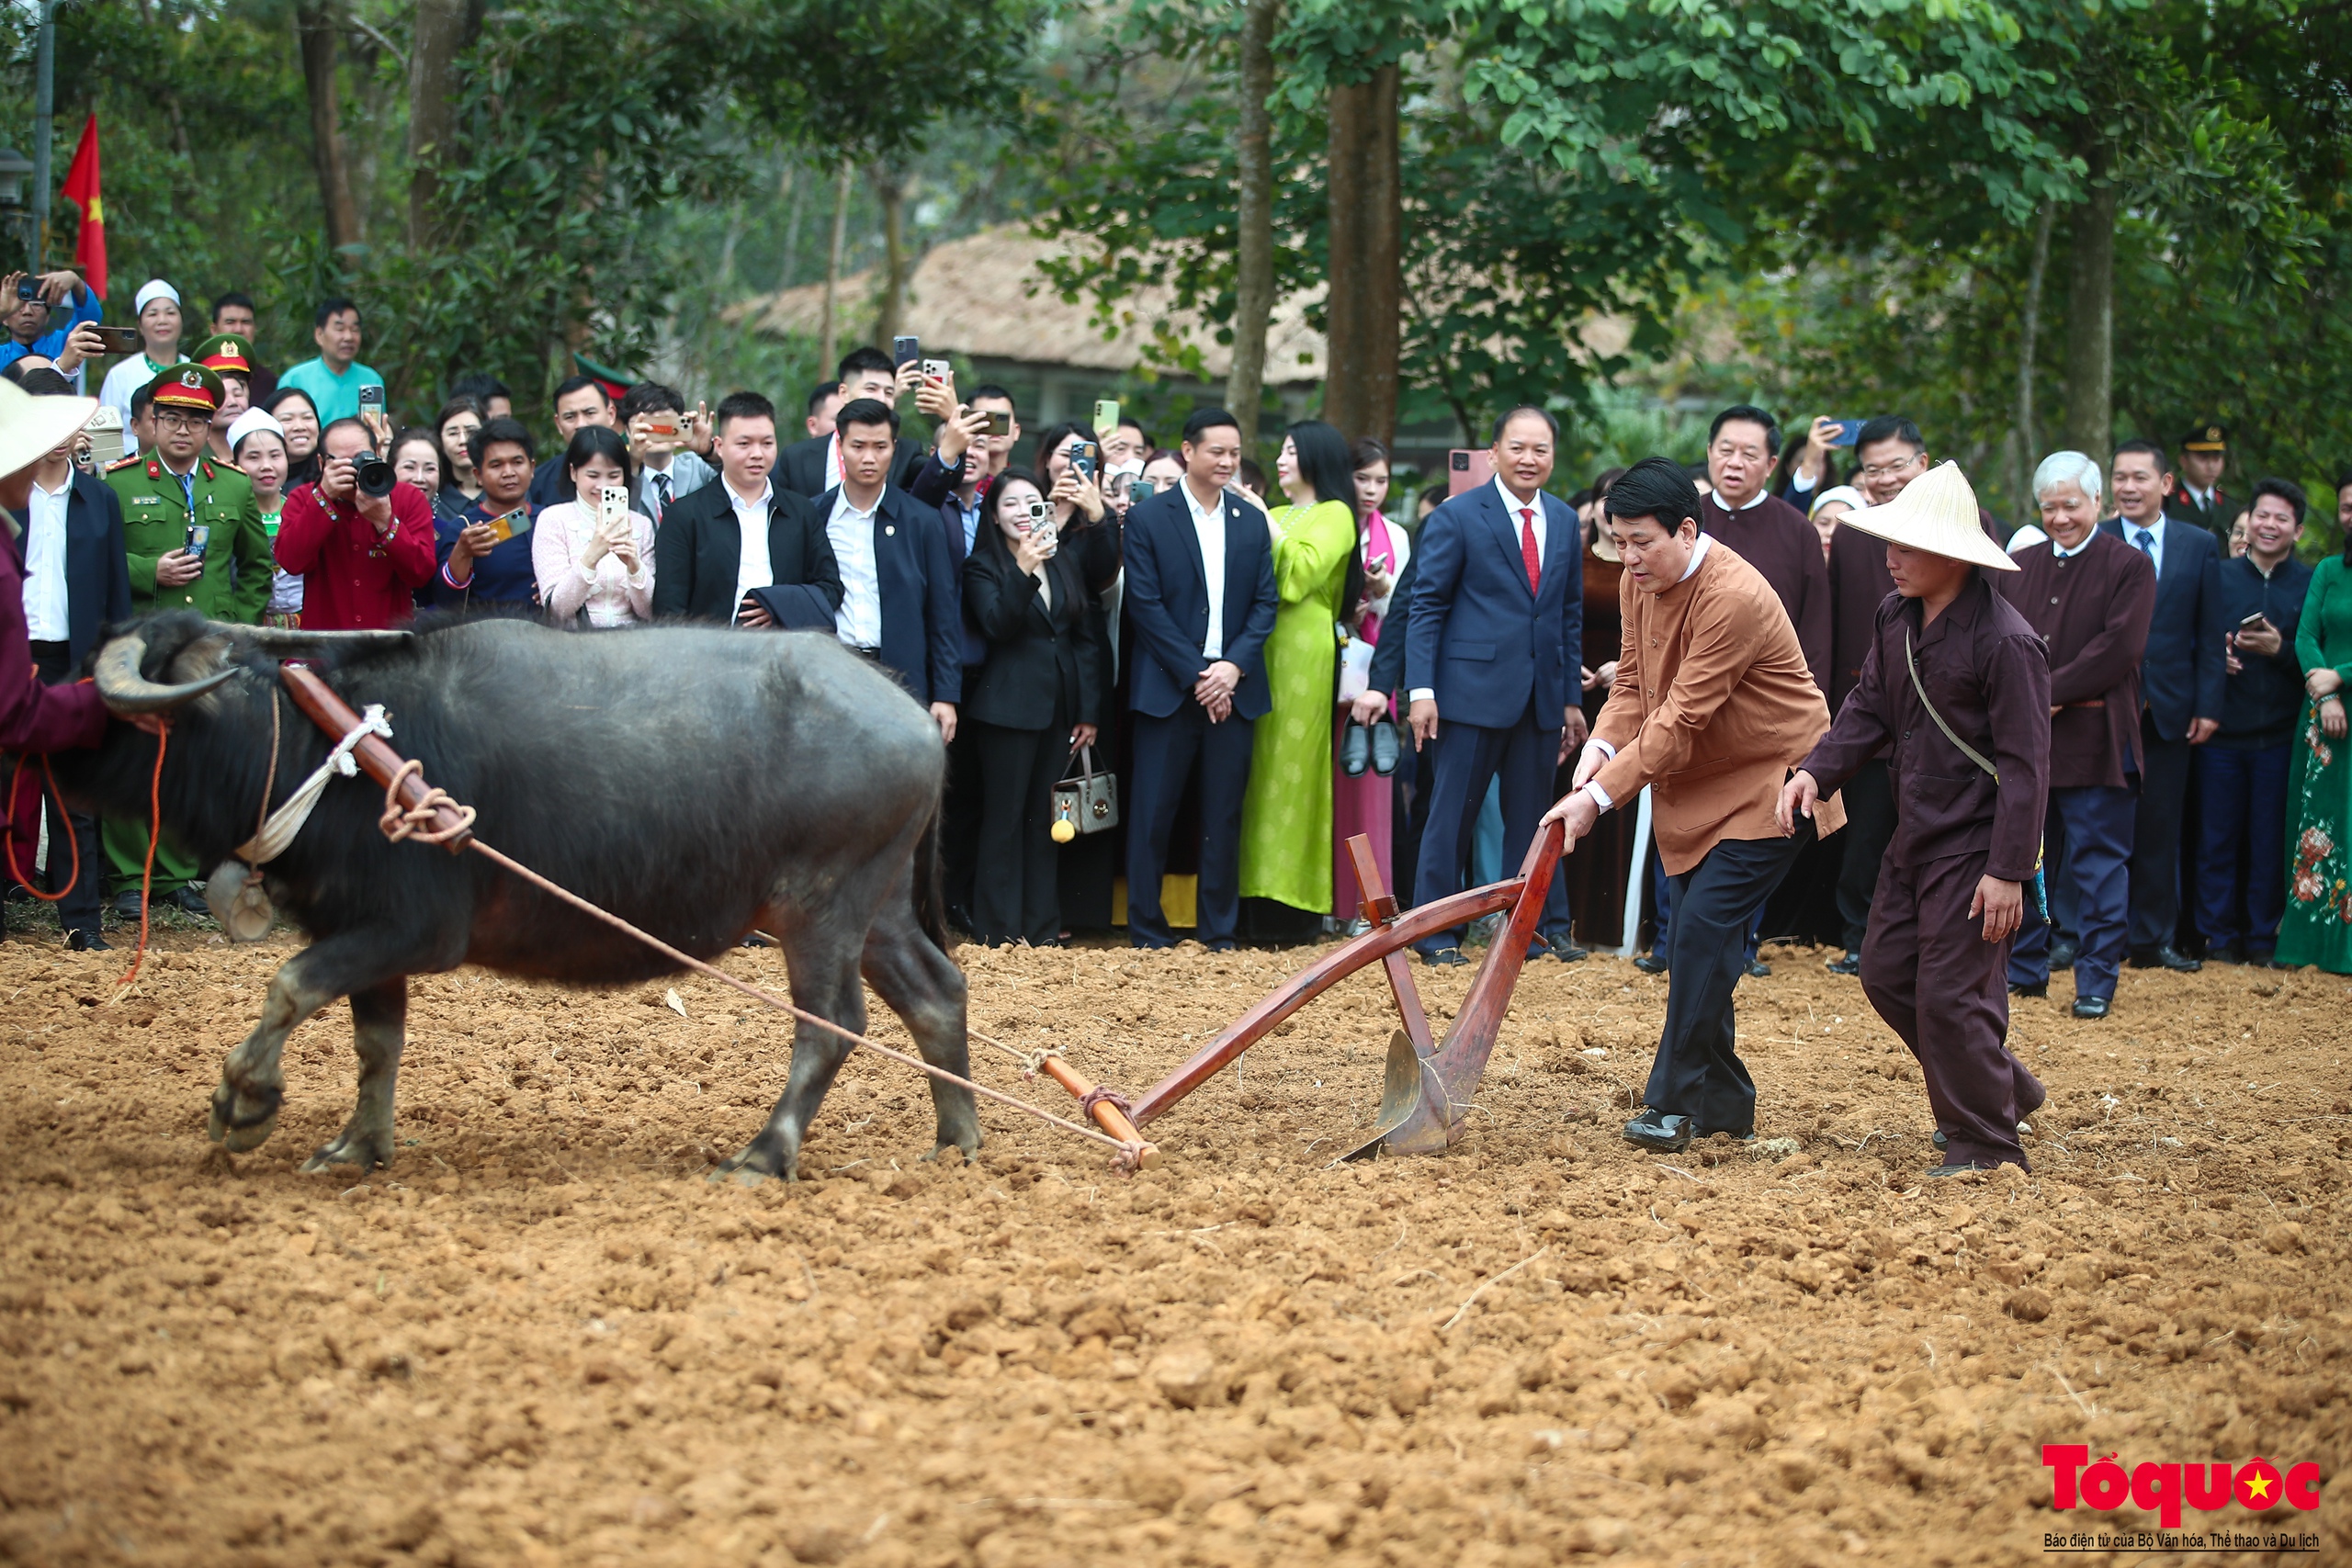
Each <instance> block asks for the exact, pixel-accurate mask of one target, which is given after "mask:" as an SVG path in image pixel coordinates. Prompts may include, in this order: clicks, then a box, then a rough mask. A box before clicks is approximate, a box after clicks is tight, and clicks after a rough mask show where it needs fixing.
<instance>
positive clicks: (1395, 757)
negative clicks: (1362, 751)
mask: <svg viewBox="0 0 2352 1568" xmlns="http://www.w3.org/2000/svg"><path fill="white" fill-rule="evenodd" d="M1404 754H1405V748H1404V743H1403V742H1402V741H1400V740H1398V739H1397V727H1396V726H1395V725H1393V724H1391V723H1389V722H1388V720H1386V719H1385V718H1384V719H1382V720H1380V721H1379V722H1378V723H1377V724H1374V726H1373V727H1372V771H1373V772H1374V773H1378V774H1379V775H1380V776H1381V777H1382V778H1386V777H1387V776H1388V775H1389V774H1391V773H1395V772H1396V771H1397V762H1398V761H1399V760H1400V759H1401V758H1402V757H1403V756H1404Z"/></svg>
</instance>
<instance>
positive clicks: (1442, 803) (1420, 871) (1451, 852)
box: [1413, 699, 1568, 954]
mask: <svg viewBox="0 0 2352 1568" xmlns="http://www.w3.org/2000/svg"><path fill="white" fill-rule="evenodd" d="M1436 750H1437V765H1436V778H1435V783H1434V785H1433V787H1432V788H1431V789H1430V817H1429V822H1428V824H1427V825H1426V826H1425V827H1424V828H1423V829H1422V830H1421V858H1420V861H1419V864H1418V865H1417V867H1416V868H1415V872H1414V876H1413V903H1414V904H1415V906H1416V907H1418V906H1419V905H1422V904H1433V903H1435V902H1436V901H1437V900H1439V899H1440V898H1445V897H1451V896H1453V894H1456V893H1459V892H1461V891H1462V890H1463V888H1464V887H1465V886H1469V885H1468V884H1467V883H1465V882H1464V876H1465V875H1466V874H1467V871H1466V869H1465V868H1466V867H1467V866H1468V865H1469V863H1470V840H1471V838H1472V836H1473V835H1474V834H1475V833H1476V831H1477V827H1478V811H1479V808H1480V807H1482V806H1484V805H1485V804H1486V799H1487V784H1488V783H1490V782H1491V781H1493V780H1495V779H1497V778H1499V779H1500V780H1501V781H1502V807H1503V874H1504V875H1505V876H1509V875H1510V874H1512V873H1514V872H1516V871H1517V870H1518V869H1519V863H1520V859H1521V857H1522V856H1523V855H1525V854H1526V853H1527V846H1528V845H1529V844H1531V843H1532V842H1533V841H1534V840H1535V827H1536V824H1537V823H1538V822H1539V821H1541V820H1542V819H1543V816H1544V811H1545V810H1546V809H1547V808H1549V807H1550V806H1551V804H1552V799H1553V796H1552V773H1553V770H1554V769H1555V767H1556V766H1557V765H1558V763H1559V760H1560V727H1559V726H1558V725H1557V724H1555V725H1553V726H1552V727H1551V728H1548V729H1547V728H1544V720H1543V716H1539V715H1538V714H1537V713H1536V711H1535V705H1534V702H1533V701H1532V699H1531V700H1530V701H1529V703H1528V706H1527V711H1526V712H1524V713H1522V714H1521V715H1520V717H1519V722H1518V723H1517V724H1514V725H1511V726H1510V727H1509V728H1499V729H1494V728H1487V727H1486V726H1484V725H1478V724H1464V723H1462V722H1461V721H1460V720H1458V719H1441V720H1440V721H1439V724H1438V727H1437V743H1436ZM1463 929H1464V928H1461V927H1456V928H1455V929H1453V930H1452V931H1438V932H1436V933H1435V934H1433V935H1430V936H1428V937H1424V938H1423V939H1421V941H1419V942H1416V943H1414V946H1415V948H1416V949H1417V950H1418V951H1419V952H1420V953H1425V954H1426V953H1436V952H1439V951H1441V950H1442V949H1444V948H1448V947H1456V946H1459V945H1460V944H1461V942H1462V936H1463ZM1536 930H1537V933H1538V934H1539V935H1541V936H1543V937H1544V938H1546V939H1549V938H1552V937H1564V936H1566V935H1567V934H1568V888H1567V883H1566V880H1565V879H1564V878H1562V877H1560V876H1559V875H1557V874H1555V875H1554V877H1553V878H1552V891H1551V893H1550V894H1549V896H1547V897H1545V899H1544V918H1543V921H1542V923H1541V924H1540V925H1539V926H1538V927H1537V928H1536Z"/></svg>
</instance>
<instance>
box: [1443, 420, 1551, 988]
mask: <svg viewBox="0 0 2352 1568" xmlns="http://www.w3.org/2000/svg"><path fill="white" fill-rule="evenodd" d="M1559 433H1560V427H1559V423H1558V422H1557V421H1555V420H1554V419H1553V417H1552V416H1551V415H1550V414H1548V413H1546V412H1544V410H1542V409H1539V408H1516V409H1512V410H1511V411H1510V412H1508V413H1506V414H1504V415H1503V416H1502V418H1501V419H1499V420H1498V421H1496V422H1495V448H1494V458H1495V478H1494V482H1493V483H1491V484H1484V485H1480V486H1479V487H1478V488H1477V489H1476V490H1472V491H1464V492H1463V493H1462V494H1460V495H1457V496H1455V497H1454V498H1453V500H1451V501H1449V502H1446V503H1445V504H1444V505H1443V506H1441V507H1439V508H1438V509H1437V510H1436V511H1435V512H1432V513H1430V517H1429V521H1428V522H1426V523H1424V524H1422V525H1421V536H1420V539H1419V543H1418V544H1417V545H1416V546H1415V547H1414V550H1413V564H1414V568H1415V575H1414V589H1413V603H1412V607H1411V609H1410V610H1409V611H1408V619H1407V622H1406V649H1405V664H1406V680H1407V682H1408V693H1409V696H1410V699H1411V705H1410V706H1409V708H1408V710H1407V711H1408V715H1409V716H1410V719H1411V723H1412V728H1413V747H1414V750H1420V749H1421V748H1422V747H1424V746H1428V745H1430V744H1434V745H1435V746H1436V747H1437V767H1436V783H1435V785H1434V786H1433V787H1432V789H1431V791H1430V816H1429V827H1428V828H1427V829H1425V830H1424V831H1423V833H1422V836H1421V863H1420V866H1419V871H1418V873H1417V874H1416V876H1415V880H1414V892H1413V901H1414V903H1416V904H1427V903H1430V902H1431V901H1432V900H1434V899H1438V898H1442V897H1446V896H1447V895H1448V894H1451V893H1454V892H1458V891H1459V890H1460V889H1461V887H1462V885H1463V884H1462V877H1463V863H1464V860H1465V859H1466V858H1467V857H1468V855H1469V852H1470V838H1471V832H1472V829H1473V828H1474V827H1475V826H1476V821H1477V815H1478V807H1479V806H1480V804H1481V803H1482V802H1483V801H1484V800H1485V799H1486V795H1487V783H1488V781H1490V780H1492V779H1493V778H1495V777H1496V775H1497V774H1498V773H1499V774H1500V775H1501V778H1502V807H1503V848H1504V857H1503V858H1504V860H1505V862H1506V863H1512V862H1515V861H1516V860H1517V859H1518V857H1519V856H1520V855H1521V854H1522V853H1524V852H1526V849H1527V846H1528V844H1529V843H1531V842H1532V840H1534V837H1535V827H1536V823H1537V821H1538V819H1539V818H1542V817H1543V815H1544V809H1545V808H1546V807H1549V806H1550V805H1551V804H1552V775H1553V773H1554V771H1555V769H1557V768H1558V766H1559V764H1560V761H1561V760H1562V759H1563V758H1565V757H1566V756H1567V755H1568V753H1569V752H1571V751H1573V750H1577V749H1578V748H1580V747H1581V746H1583V744H1584V739H1585V719H1584V709H1583V707H1582V706H1581V705H1579V704H1578V702H1577V696H1578V694H1579V682H1578V680H1577V675H1578V671H1579V665H1578V653H1579V650H1580V649H1581V648H1582V647H1583V642H1584V533H1583V529H1582V527H1581V525H1579V524H1578V523H1577V514H1576V513H1575V512H1574V511H1572V510H1571V509H1570V508H1569V507H1568V506H1567V505H1566V503H1565V502H1562V501H1560V500H1559V499H1558V498H1557V497H1555V496H1552V495H1548V494H1546V493H1544V482H1545V481H1546V480H1548V479H1550V478H1551V477H1552V459H1553V454H1554V451H1555V447H1556V446H1557V444H1558V441H1559ZM1537 937H1538V939H1539V942H1540V944H1541V945H1542V946H1543V947H1545V948H1548V949H1549V950H1550V951H1551V952H1552V953H1553V954H1554V955H1555V956H1556V957H1558V958H1560V959H1562V960H1563V961H1572V960H1575V959H1578V958H1582V957H1583V956H1584V955H1585V951H1584V949H1582V948H1580V947H1578V946H1577V945H1576V944H1575V943H1574V942H1571V941H1569V940H1568V898H1567V890H1566V884H1565V883H1564V882H1563V881H1561V880H1559V879H1556V878H1555V880H1554V882H1553V884H1552V892H1551V896H1550V897H1548V898H1547V899H1546V900H1545V903H1544V922H1543V925H1542V926H1541V927H1540V928H1539V929H1538V931H1537ZM1419 949H1420V953H1421V958H1422V961H1423V962H1424V963H1429V964H1460V963H1464V962H1465V960H1464V958H1463V956H1462V948H1461V933H1460V932H1459V931H1441V932H1438V933H1437V934H1436V935H1434V936H1431V937H1430V938H1428V939H1426V940H1425V941H1423V942H1421V943H1420V944H1419Z"/></svg>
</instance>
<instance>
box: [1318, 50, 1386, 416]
mask: <svg viewBox="0 0 2352 1568" xmlns="http://www.w3.org/2000/svg"><path fill="white" fill-rule="evenodd" d="M1397 74H1398V73H1397V67H1396V66H1394V65H1389V66H1384V67H1383V68H1382V69H1381V70H1379V71H1377V72H1375V73H1374V74H1373V76H1372V78H1371V79H1370V80H1369V81H1366V82H1363V83H1360V84H1358V85H1354V86H1348V87H1334V88H1332V89H1331V94H1330V119H1331V141H1330V181H1329V185H1330V201H1331V242H1330V270H1329V292H1328V297H1327V299H1328V303H1327V306H1326V310H1327V311H1328V314H1329V323H1330V325H1329V351H1328V354H1327V355H1326V363H1327V365H1328V367H1329V368H1328V369H1327V370H1326V372H1325V376H1324V382H1323V417H1324V419H1325V420H1326V421H1327V422H1328V423H1331V424H1333V425H1336V426H1337V427H1338V428H1339V431H1340V434H1342V435H1345V436H1347V437H1348V438H1349V439H1351V440H1353V439H1355V438H1356V437H1358V436H1363V435H1370V436H1374V437H1376V438H1377V439H1379V440H1381V441H1384V442H1386V441H1393V440H1394V439H1395V438H1396V435H1397V346H1398V339H1397V313H1398V310H1399V308H1400V306H1401V304H1402V299H1401V295H1402V289H1403V283H1404V279H1403V276H1402V272H1401V266H1402V260H1401V254H1400V250H1399V238H1400V231H1401V230H1402V227H1403V218H1404V215H1403V210H1402V207H1401V200H1402V190H1401V186H1402V181H1401V177H1400V171H1399V169H1398V167H1397Z"/></svg>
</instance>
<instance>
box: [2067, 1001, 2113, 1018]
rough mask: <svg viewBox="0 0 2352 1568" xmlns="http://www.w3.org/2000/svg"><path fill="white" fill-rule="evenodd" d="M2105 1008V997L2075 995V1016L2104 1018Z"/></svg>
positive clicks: (2106, 1007)
mask: <svg viewBox="0 0 2352 1568" xmlns="http://www.w3.org/2000/svg"><path fill="white" fill-rule="evenodd" d="M2107 1010H2108V1000H2107V998H2105V997H2076V998H2075V1017H2076V1018H2105V1017H2106V1016H2107Z"/></svg>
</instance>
